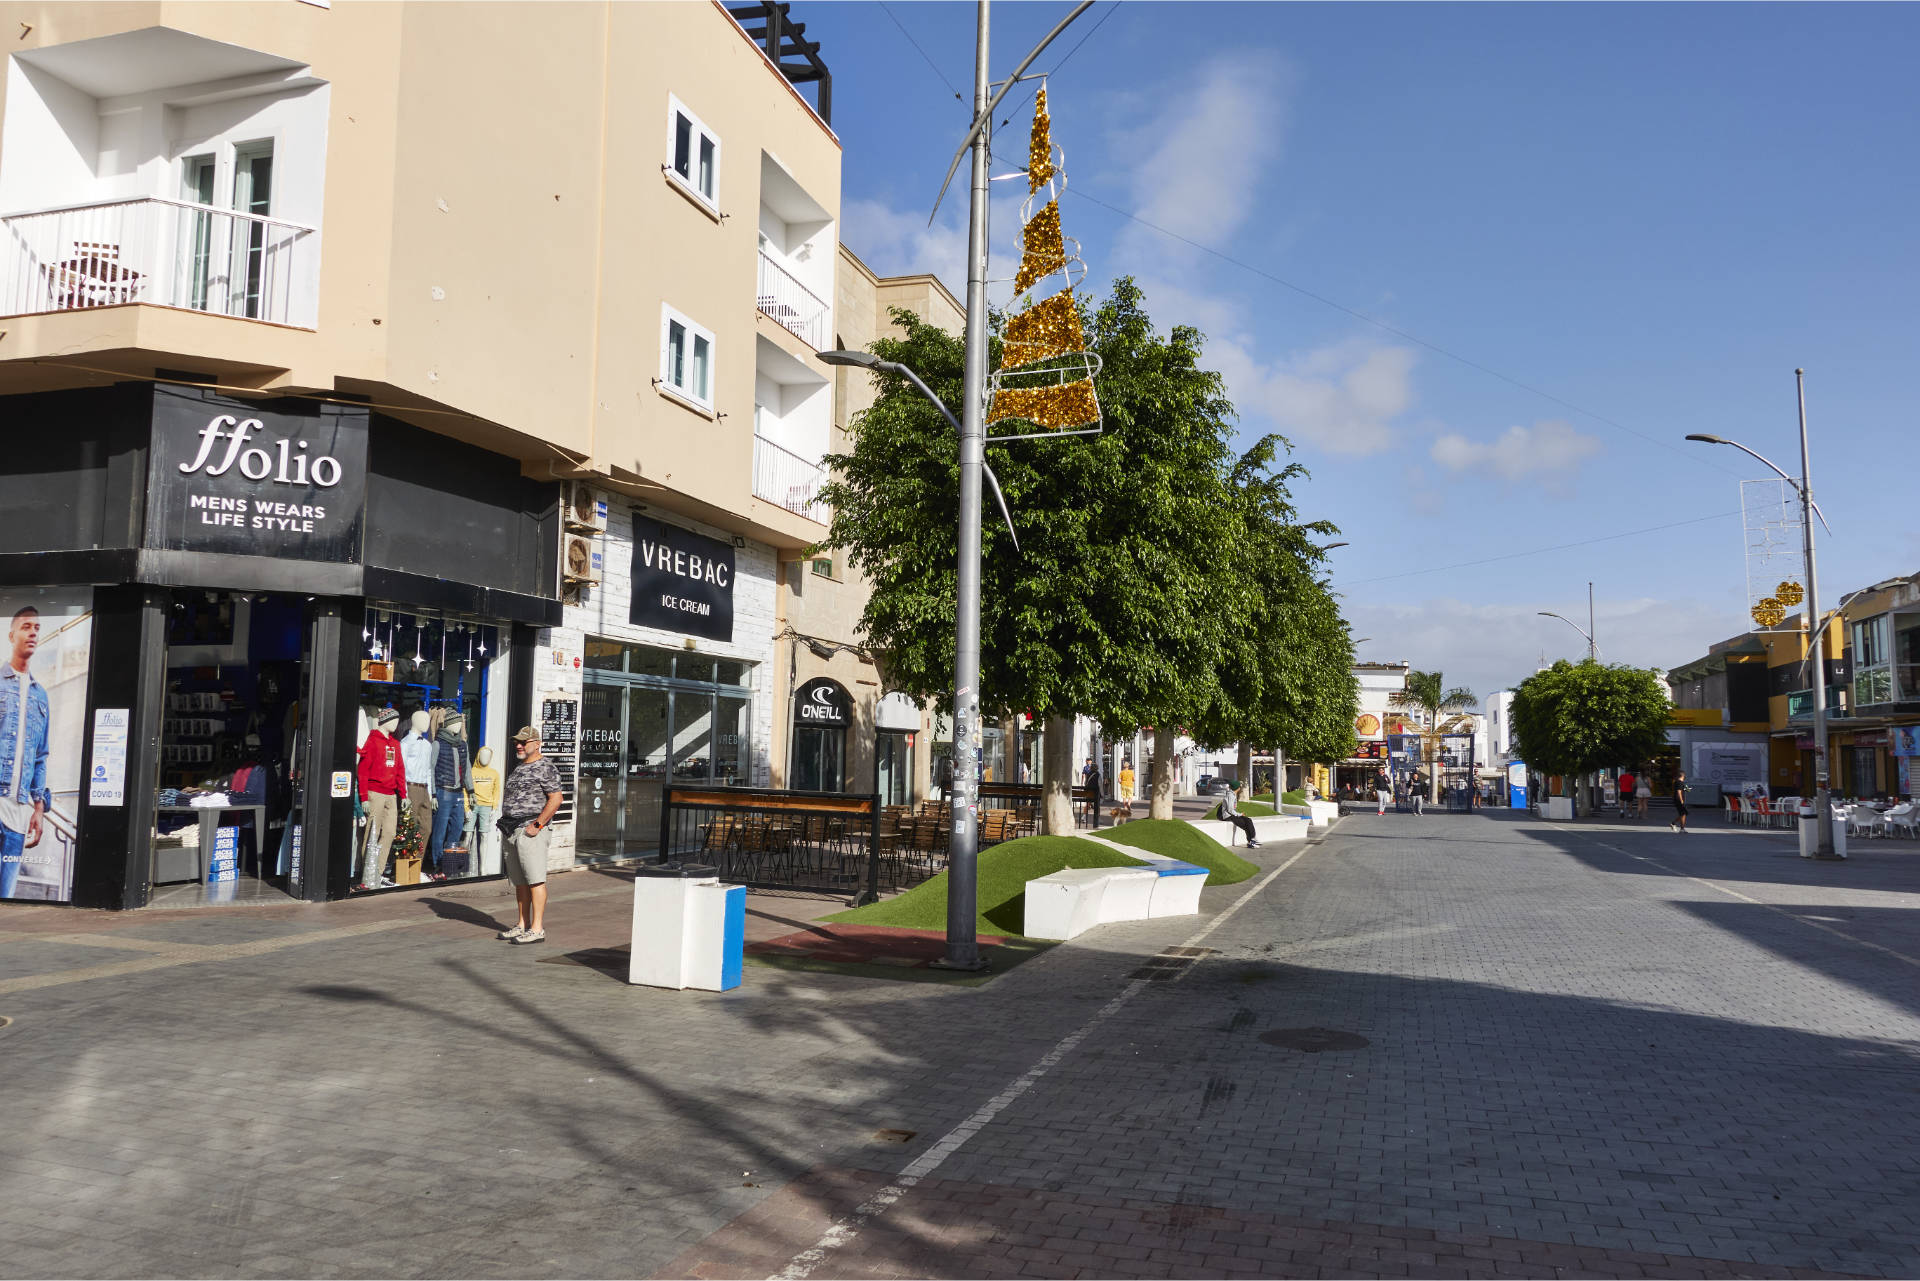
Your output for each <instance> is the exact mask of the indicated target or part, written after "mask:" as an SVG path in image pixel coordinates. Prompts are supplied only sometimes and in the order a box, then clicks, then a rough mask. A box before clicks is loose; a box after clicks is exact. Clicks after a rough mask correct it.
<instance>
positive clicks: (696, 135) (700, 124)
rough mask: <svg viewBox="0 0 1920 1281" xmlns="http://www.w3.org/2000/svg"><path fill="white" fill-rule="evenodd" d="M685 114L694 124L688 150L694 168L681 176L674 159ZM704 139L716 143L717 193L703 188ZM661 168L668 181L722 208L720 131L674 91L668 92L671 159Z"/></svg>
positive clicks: (715, 178) (692, 124) (689, 162)
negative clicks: (714, 128) (711, 126)
mask: <svg viewBox="0 0 1920 1281" xmlns="http://www.w3.org/2000/svg"><path fill="white" fill-rule="evenodd" d="M683 117H684V118H685V119H686V121H687V123H688V125H690V126H691V128H692V139H691V142H690V144H689V149H688V153H687V168H688V170H689V171H690V172H689V173H688V174H687V176H686V177H684V178H683V177H681V176H680V171H679V170H678V169H676V168H674V163H673V162H674V159H675V154H674V153H675V150H676V147H677V146H678V142H679V134H680V121H681V119H682V118H683ZM702 139H705V140H707V141H708V142H711V143H712V144H713V194H711V195H709V194H707V193H706V192H704V191H702V190H700V182H699V177H700V142H701V140H702ZM661 171H662V172H663V173H665V174H666V175H667V181H669V182H671V183H673V184H675V185H676V186H678V187H679V188H680V189H681V190H682V191H684V192H686V193H687V194H688V195H689V196H692V197H693V198H694V199H695V200H698V201H699V202H700V203H701V204H703V205H705V206H706V207H707V208H709V209H711V210H713V211H714V212H715V213H719V212H720V135H719V134H717V133H715V132H714V131H713V130H711V129H709V128H707V126H706V123H705V122H704V121H702V120H701V119H700V117H699V116H696V115H694V114H693V112H692V111H691V110H689V109H688V107H687V104H686V103H684V102H682V101H680V99H678V98H676V97H674V96H673V95H672V94H668V95H667V162H666V164H664V165H662V166H661Z"/></svg>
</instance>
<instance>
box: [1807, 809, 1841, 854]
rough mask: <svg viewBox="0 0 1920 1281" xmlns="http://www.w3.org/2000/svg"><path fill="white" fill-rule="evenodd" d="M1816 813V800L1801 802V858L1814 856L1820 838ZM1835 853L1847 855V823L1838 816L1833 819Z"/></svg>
mask: <svg viewBox="0 0 1920 1281" xmlns="http://www.w3.org/2000/svg"><path fill="white" fill-rule="evenodd" d="M1816 813H1817V811H1816V810H1815V809H1814V802H1812V801H1801V802H1800V857H1801V858H1812V857H1813V851H1814V848H1815V846H1816V845H1817V844H1818V842H1819V840H1820V837H1819V834H1818V832H1817V831H1816V830H1815V828H1816V825H1815V823H1814V821H1813V820H1814V815H1815V814H1816ZM1833 853H1834V857H1835V858H1845V857H1846V856H1847V823H1846V820H1845V819H1839V818H1836V819H1834V820H1833Z"/></svg>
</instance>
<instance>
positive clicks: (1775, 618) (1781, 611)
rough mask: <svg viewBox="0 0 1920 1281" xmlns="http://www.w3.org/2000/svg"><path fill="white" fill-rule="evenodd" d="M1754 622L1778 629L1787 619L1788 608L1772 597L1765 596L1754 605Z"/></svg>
mask: <svg viewBox="0 0 1920 1281" xmlns="http://www.w3.org/2000/svg"><path fill="white" fill-rule="evenodd" d="M1751 612H1752V615H1753V621H1754V622H1756V623H1758V624H1760V626H1762V627H1778V626H1779V625H1780V624H1781V623H1782V622H1783V621H1785V619H1786V617H1787V608H1786V606H1785V605H1783V604H1781V603H1780V601H1778V600H1776V599H1775V598H1774V597H1772V596H1763V597H1761V598H1760V599H1759V600H1758V601H1756V602H1755V603H1754V606H1753V609H1752V611H1751Z"/></svg>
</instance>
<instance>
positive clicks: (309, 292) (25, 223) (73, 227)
mask: <svg viewBox="0 0 1920 1281" xmlns="http://www.w3.org/2000/svg"><path fill="white" fill-rule="evenodd" d="M319 249H320V237H319V234H318V233H317V232H315V231H314V229H313V228H311V227H303V226H301V225H299V224H298V223H291V222H283V221H281V220H280V219H277V218H264V217H261V216H259V215H256V214H246V213H236V212H235V211H234V210H231V209H216V208H214V207H213V206H211V205H195V204H188V203H187V202H186V201H183V200H161V199H158V198H152V197H149V198H144V199H138V200H111V201H99V202H95V203H93V204H85V205H74V206H71V207H68V208H64V209H41V210H36V211H34V212H32V213H20V214H10V215H8V216H7V217H4V218H0V315H8V316H18V315H27V314H30V313H34V312H48V311H71V310H75V309H78V308H83V307H113V306H118V305H120V304H123V303H135V302H143V303H155V304H158V305H160V306H163V307H184V308H187V309H188V310H191V311H205V312H212V313H213V314H215V315H220V316H236V317H242V318H245V319H248V320H266V321H272V322H273V323H275V324H282V325H299V326H302V327H305V328H309V329H310V328H312V327H313V326H314V323H315V316H316V315H317V308H316V306H315V296H316V287H317V284H318V276H319Z"/></svg>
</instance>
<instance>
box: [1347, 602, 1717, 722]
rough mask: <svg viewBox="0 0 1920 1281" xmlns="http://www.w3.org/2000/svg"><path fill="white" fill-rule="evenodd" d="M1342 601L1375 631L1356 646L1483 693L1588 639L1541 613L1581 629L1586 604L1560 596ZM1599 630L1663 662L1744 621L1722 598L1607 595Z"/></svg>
mask: <svg viewBox="0 0 1920 1281" xmlns="http://www.w3.org/2000/svg"><path fill="white" fill-rule="evenodd" d="M1466 572H1480V571H1466ZM1408 581H1409V582H1417V581H1419V580H1417V579H1414V580H1408ZM1335 586H1336V587H1337V586H1338V583H1337V582H1336V584H1335ZM1371 590H1380V589H1379V588H1375V589H1371ZM1584 604H1585V602H1584V600H1583V601H1581V602H1580V606H1584ZM1343 605H1344V609H1343V611H1342V612H1343V613H1344V615H1345V616H1346V618H1347V620H1348V622H1350V623H1351V624H1352V625H1353V632H1354V634H1355V635H1356V636H1366V637H1371V638H1372V639H1371V640H1369V641H1368V642H1367V643H1366V644H1364V645H1361V646H1359V653H1360V656H1361V657H1362V658H1364V659H1369V660H1372V661H1377V662H1386V661H1392V662H1398V661H1400V660H1402V659H1404V660H1406V661H1407V662H1410V663H1412V664H1413V665H1414V667H1415V668H1417V669H1419V670H1421V671H1439V672H1441V673H1443V674H1444V675H1445V676H1446V679H1447V684H1448V685H1464V686H1466V687H1467V688H1468V689H1470V690H1472V691H1473V692H1474V693H1475V694H1478V695H1479V696H1480V697H1481V698H1482V699H1484V698H1485V697H1486V696H1487V695H1488V694H1491V693H1492V692H1493V691H1495V690H1497V689H1507V688H1511V687H1512V686H1514V685H1517V684H1518V683H1519V682H1521V681H1523V680H1525V679H1526V678H1527V677H1528V676H1531V675H1532V674H1533V672H1534V669H1535V668H1537V667H1539V666H1540V665H1541V663H1542V662H1543V661H1544V662H1546V663H1552V662H1554V661H1555V660H1556V659H1562V658H1565V659H1568V660H1573V661H1577V660H1579V659H1581V658H1584V657H1585V656H1586V652H1587V644H1586V641H1584V640H1583V639H1581V637H1580V635H1579V633H1578V632H1576V631H1575V630H1574V629H1573V628H1571V627H1569V626H1567V625H1566V624H1565V623H1563V622H1561V621H1560V620H1559V619H1557V618H1542V617H1541V616H1540V615H1539V613H1538V611H1539V610H1540V609H1543V608H1547V607H1550V606H1553V605H1560V606H1561V607H1562V608H1561V611H1560V612H1562V613H1565V614H1566V615H1567V617H1569V618H1572V619H1573V620H1574V621H1575V622H1576V623H1577V624H1578V625H1579V626H1581V627H1583V628H1584V627H1585V626H1586V622H1587V619H1586V611H1585V609H1584V608H1581V607H1579V606H1572V605H1569V604H1567V603H1566V602H1563V601H1560V600H1558V599H1546V600H1542V601H1541V602H1537V603H1532V604H1518V605H1512V604H1496V605H1489V604H1476V603H1471V602H1468V601H1462V600H1458V599H1454V598H1451V597H1442V598H1437V599H1430V600H1424V601H1417V602H1416V601H1407V602H1394V603H1378V604H1362V603H1356V602H1354V601H1351V600H1348V601H1345V602H1343ZM1593 630H1594V632H1595V634H1596V636H1597V638H1598V640H1599V642H1600V657H1601V659H1602V661H1604V662H1609V663H1628V664H1631V665H1633V666H1636V667H1657V668H1660V669H1662V670H1665V669H1666V668H1669V667H1674V666H1678V665H1679V664H1681V663H1684V662H1686V661H1688V660H1689V659H1693V658H1698V657H1699V656H1700V655H1701V654H1704V653H1705V652H1706V649H1707V646H1708V645H1710V644H1712V643H1713V642H1715V641H1720V640H1725V639H1726V638H1727V637H1729V636H1732V635H1734V634H1736V633H1738V632H1739V631H1740V630H1741V621H1740V619H1739V616H1738V611H1737V610H1734V611H1730V610H1729V609H1728V608H1727V606H1726V605H1725V603H1724V602H1719V603H1716V602H1708V601H1702V600H1696V599H1686V600H1654V599H1650V598H1639V599H1632V600H1601V601H1599V602H1597V606H1596V619H1595V622H1594V629H1593Z"/></svg>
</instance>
